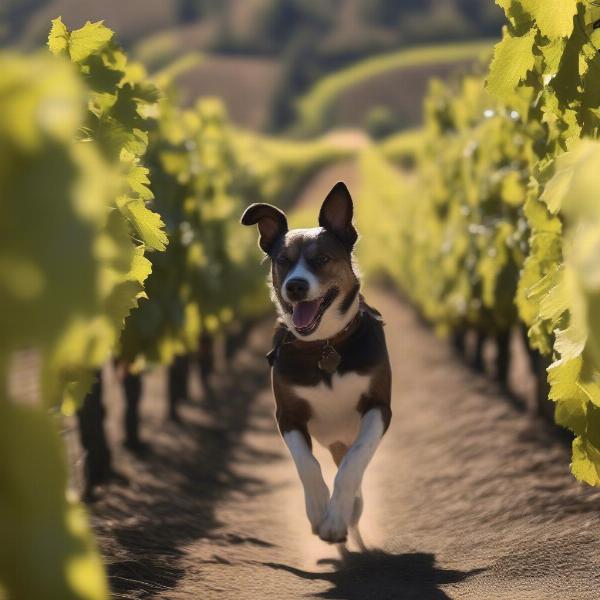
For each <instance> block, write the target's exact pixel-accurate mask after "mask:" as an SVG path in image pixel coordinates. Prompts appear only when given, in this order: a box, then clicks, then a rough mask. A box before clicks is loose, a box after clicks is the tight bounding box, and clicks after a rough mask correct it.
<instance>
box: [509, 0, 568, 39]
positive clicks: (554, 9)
mask: <svg viewBox="0 0 600 600" xmlns="http://www.w3.org/2000/svg"><path fill="white" fill-rule="evenodd" d="M579 1H580V0H521V4H522V5H523V8H524V9H525V10H526V11H527V12H528V13H529V14H530V15H531V16H532V17H533V18H534V20H535V22H536V24H537V26H538V27H539V29H540V32H541V33H542V35H544V36H546V37H547V38H551V39H552V38H566V37H569V36H570V35H571V33H572V32H573V17H574V16H575V15H576V14H577V5H578V4H579Z"/></svg>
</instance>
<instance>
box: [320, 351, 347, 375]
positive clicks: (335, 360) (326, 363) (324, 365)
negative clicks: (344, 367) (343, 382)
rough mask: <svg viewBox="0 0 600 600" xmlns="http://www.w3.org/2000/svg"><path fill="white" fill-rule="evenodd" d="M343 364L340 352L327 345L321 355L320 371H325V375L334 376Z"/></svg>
mask: <svg viewBox="0 0 600 600" xmlns="http://www.w3.org/2000/svg"><path fill="white" fill-rule="evenodd" d="M341 362H342V357H341V356H340V354H339V352H338V351H337V350H336V349H335V348H334V347H333V346H330V345H329V344H327V345H326V346H325V348H323V353H322V354H321V360H320V361H319V363H318V365H319V369H321V371H325V373H329V374H330V375H333V374H334V373H335V372H336V371H337V369H338V367H339V366H340V363H341Z"/></svg>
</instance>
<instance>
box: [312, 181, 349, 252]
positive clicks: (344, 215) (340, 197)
mask: <svg viewBox="0 0 600 600" xmlns="http://www.w3.org/2000/svg"><path fill="white" fill-rule="evenodd" d="M353 216H354V206H353V205H352V197H351V196H350V192H349V191H348V188H347V187H346V185H345V184H344V183H342V182H341V181H340V182H339V183H336V184H335V186H333V189H332V190H331V191H330V192H329V194H328V195H327V198H325V201H324V202H323V205H322V206H321V212H320V213H319V225H320V226H321V227H323V228H324V229H327V231H331V233H333V234H334V235H335V236H337V237H338V239H339V240H340V241H341V242H342V243H343V244H344V245H345V246H346V247H347V248H348V249H349V250H352V248H353V247H354V244H355V243H356V240H357V239H358V233H357V232H356V229H355V228H354V225H353V224H352V217H353Z"/></svg>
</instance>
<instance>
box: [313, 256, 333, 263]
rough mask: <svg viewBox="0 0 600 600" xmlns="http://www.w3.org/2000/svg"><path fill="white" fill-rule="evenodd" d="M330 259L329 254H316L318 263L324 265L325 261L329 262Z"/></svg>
mask: <svg viewBox="0 0 600 600" xmlns="http://www.w3.org/2000/svg"><path fill="white" fill-rule="evenodd" d="M329 260H330V259H329V256H327V254H317V256H315V263H316V264H318V265H324V264H325V263H328V262H329Z"/></svg>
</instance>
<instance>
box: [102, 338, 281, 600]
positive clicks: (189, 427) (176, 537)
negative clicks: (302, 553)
mask: <svg viewBox="0 0 600 600" xmlns="http://www.w3.org/2000/svg"><path fill="white" fill-rule="evenodd" d="M241 354H244V355H245V356H244V357H243V360H239V357H236V360H235V362H234V366H233V368H232V369H231V370H229V372H228V373H227V377H223V380H222V381H219V382H218V385H217V386H215V387H216V389H218V390H219V392H218V396H217V397H216V399H215V400H216V402H215V401H214V402H211V407H210V408H207V407H206V406H200V405H199V404H188V405H187V406H184V407H183V419H182V424H175V423H170V422H165V421H164V420H163V418H162V413H163V412H164V408H165V407H164V404H166V401H164V402H163V400H164V399H161V398H158V399H157V398H153V399H148V402H153V403H154V404H157V405H158V406H156V408H154V407H153V408H152V409H151V410H152V419H151V422H150V423H146V425H147V428H146V431H145V432H144V438H145V440H146V441H147V442H149V448H150V449H149V450H148V452H147V453H146V454H145V455H144V456H143V457H135V456H132V455H130V454H128V453H125V452H119V454H118V455H117V461H116V462H117V468H119V470H123V471H125V472H126V474H127V478H128V480H129V481H128V483H125V482H122V481H121V482H118V483H114V484H112V485H109V486H107V487H106V488H105V489H104V493H103V496H102V498H101V500H100V501H98V502H97V503H96V504H94V505H93V506H92V508H91V511H92V519H93V523H94V528H95V531H96V533H97V536H98V540H99V544H100V547H101V550H102V554H103V556H104V558H105V560H106V563H107V569H108V575H109V580H110V585H111V590H112V592H113V595H114V596H113V597H114V598H115V599H125V598H126V599H139V598H160V597H162V595H163V594H165V593H166V592H167V591H168V590H171V589H173V588H175V587H176V586H177V584H178V582H179V581H180V579H181V578H182V577H183V576H184V574H185V572H186V568H185V564H184V560H183V558H184V555H185V549H186V547H187V546H188V545H189V544H191V543H192V542H194V541H196V540H202V539H204V540H211V541H212V542H213V543H214V544H215V545H222V546H224V547H228V546H229V547H230V546H232V545H239V544H248V545H253V546H256V547H267V546H271V544H270V543H269V542H267V541H264V540H262V539H259V538H257V537H246V536H240V535H234V534H231V533H225V532H223V531H220V529H221V527H222V524H221V523H219V522H218V520H217V519H216V518H215V511H214V509H215V506H216V505H217V504H218V502H219V501H220V500H221V499H222V498H223V497H224V496H225V495H226V494H228V493H229V492H230V491H231V490H235V491H236V493H238V494H245V495H247V496H252V495H255V494H259V493H261V492H263V491H264V489H265V485H266V484H265V483H264V482H263V481H261V480H258V479H255V478H250V477H244V476H241V475H240V474H239V473H236V472H235V470H234V469H233V467H232V464H233V462H234V461H235V460H238V461H239V460H240V458H241V459H242V460H243V459H244V458H252V459H256V458H259V459H260V460H261V461H262V462H270V461H274V460H278V458H279V457H280V455H279V454H277V453H271V452H264V453H261V456H260V457H256V456H254V454H255V453H256V452H257V451H256V450H255V449H250V448H246V447H244V445H243V442H242V438H243V432H244V431H245V430H246V428H247V427H248V420H249V414H250V409H251V406H252V403H253V400H254V399H255V398H256V396H257V393H258V391H259V390H262V389H264V388H265V386H266V385H267V380H266V376H267V369H266V368H265V361H264V352H262V348H259V349H256V350H248V349H245V350H244V351H243V352H242V353H241ZM156 400H158V402H157V401H156ZM154 411H156V415H154Z"/></svg>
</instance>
